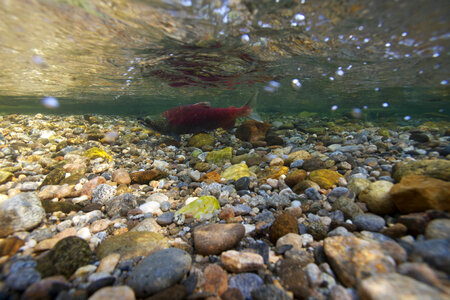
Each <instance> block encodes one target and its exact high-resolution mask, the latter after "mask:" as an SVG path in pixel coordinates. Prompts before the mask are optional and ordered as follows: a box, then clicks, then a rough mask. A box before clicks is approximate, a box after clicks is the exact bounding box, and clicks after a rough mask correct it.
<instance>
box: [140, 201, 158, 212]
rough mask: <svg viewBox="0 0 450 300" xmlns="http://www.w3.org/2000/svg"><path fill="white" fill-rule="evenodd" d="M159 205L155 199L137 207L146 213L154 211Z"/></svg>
mask: <svg viewBox="0 0 450 300" xmlns="http://www.w3.org/2000/svg"><path fill="white" fill-rule="evenodd" d="M160 207H161V204H159V202H156V201H150V202H147V203H144V204H142V205H141V206H139V209H140V210H142V212H143V213H144V214H147V213H151V214H152V213H154V212H156V211H157V210H159V208H160Z"/></svg>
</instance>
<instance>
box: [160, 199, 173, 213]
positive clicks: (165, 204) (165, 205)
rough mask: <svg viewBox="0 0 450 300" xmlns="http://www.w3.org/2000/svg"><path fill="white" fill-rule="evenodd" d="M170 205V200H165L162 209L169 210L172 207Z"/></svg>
mask: <svg viewBox="0 0 450 300" xmlns="http://www.w3.org/2000/svg"><path fill="white" fill-rule="evenodd" d="M170 206H171V204H170V202H169V201H163V202H162V203H161V210H162V211H168V210H169V209H170Z"/></svg>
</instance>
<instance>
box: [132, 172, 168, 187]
mask: <svg viewBox="0 0 450 300" xmlns="http://www.w3.org/2000/svg"><path fill="white" fill-rule="evenodd" d="M130 177H131V182H133V183H138V184H148V183H149V182H150V181H152V180H156V179H159V178H161V177H163V174H162V172H160V171H159V170H156V169H153V170H146V171H139V172H134V173H131V174H130Z"/></svg>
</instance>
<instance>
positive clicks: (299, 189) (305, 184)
mask: <svg viewBox="0 0 450 300" xmlns="http://www.w3.org/2000/svg"><path fill="white" fill-rule="evenodd" d="M311 187H312V188H315V189H316V190H319V189H320V186H319V185H318V184H317V183H315V182H314V181H311V180H308V179H306V180H304V181H301V182H299V183H297V184H296V185H295V186H294V187H293V188H292V191H293V192H294V193H296V194H303V193H304V192H305V190H306V189H307V188H311Z"/></svg>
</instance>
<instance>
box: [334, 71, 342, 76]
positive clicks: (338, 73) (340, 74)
mask: <svg viewBox="0 0 450 300" xmlns="http://www.w3.org/2000/svg"><path fill="white" fill-rule="evenodd" d="M336 75H338V76H344V71H343V70H337V71H336Z"/></svg>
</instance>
